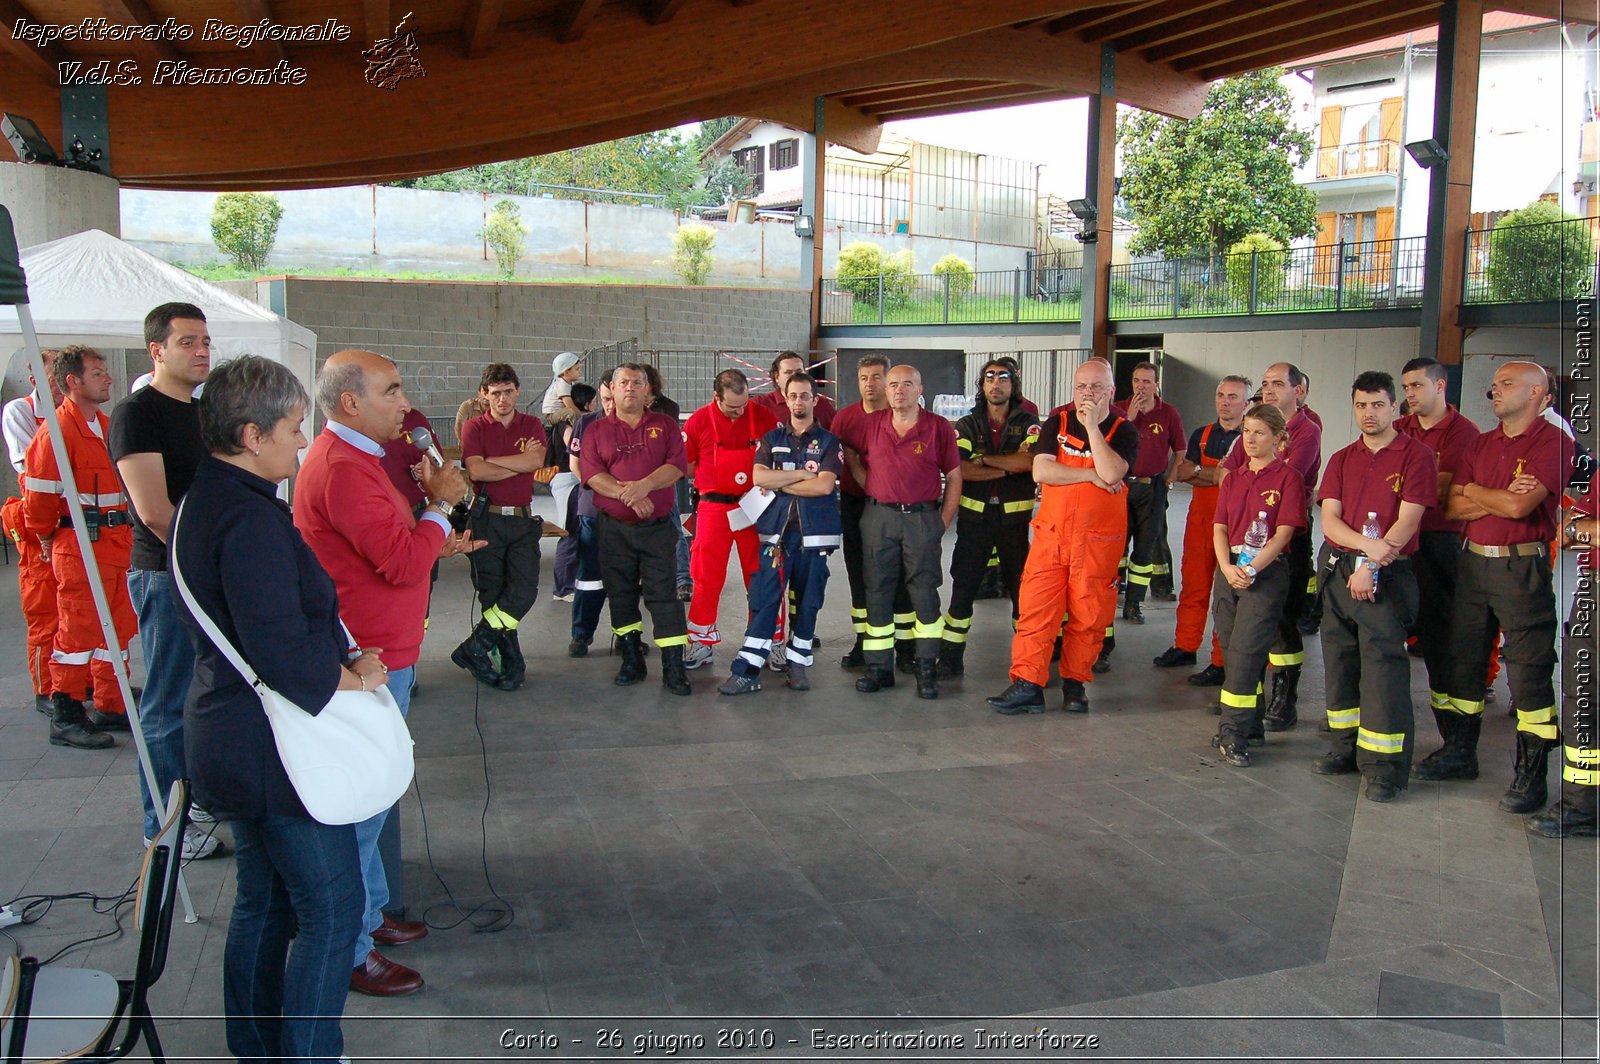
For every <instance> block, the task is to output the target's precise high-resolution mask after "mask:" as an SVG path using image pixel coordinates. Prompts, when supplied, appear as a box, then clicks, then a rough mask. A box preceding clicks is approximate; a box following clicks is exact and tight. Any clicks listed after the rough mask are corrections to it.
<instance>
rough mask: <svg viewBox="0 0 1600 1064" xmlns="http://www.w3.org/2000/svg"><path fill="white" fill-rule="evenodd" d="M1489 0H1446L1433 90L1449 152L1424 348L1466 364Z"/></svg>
mask: <svg viewBox="0 0 1600 1064" xmlns="http://www.w3.org/2000/svg"><path fill="white" fill-rule="evenodd" d="M1482 47H1483V0H1445V3H1444V5H1443V7H1441V8H1440V11H1439V59H1438V65H1437V66H1436V67H1435V74H1434V79H1435V81H1434V89H1433V139H1434V140H1437V141H1438V142H1439V144H1440V145H1441V146H1442V147H1443V148H1444V150H1445V151H1446V152H1448V153H1449V155H1450V158H1449V159H1448V160H1447V161H1446V162H1444V163H1442V164H1440V165H1438V166H1435V167H1434V168H1433V169H1431V170H1429V171H1428V246H1427V250H1426V253H1425V257H1424V258H1423V277H1422V329H1421V332H1420V333H1419V334H1418V340H1417V353H1418V354H1419V355H1424V356H1426V357H1429V358H1436V359H1438V360H1439V361H1440V362H1443V363H1444V364H1445V365H1447V366H1454V365H1459V364H1460V363H1461V345H1462V341H1463V340H1464V339H1465V334H1464V333H1463V331H1462V329H1461V324H1460V322H1461V291H1462V286H1463V283H1464V281H1465V274H1466V263H1467V225H1468V223H1469V222H1470V220H1471V218H1472V154H1473V148H1474V146H1475V144H1476V141H1477V126H1478V60H1479V55H1480V53H1481V51H1482Z"/></svg>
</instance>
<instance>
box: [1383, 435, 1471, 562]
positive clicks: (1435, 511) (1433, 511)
mask: <svg viewBox="0 0 1600 1064" xmlns="http://www.w3.org/2000/svg"><path fill="white" fill-rule="evenodd" d="M1394 427H1395V428H1396V429H1399V430H1400V431H1401V432H1402V433H1404V434H1405V435H1407V436H1410V437H1411V438H1412V439H1414V440H1416V441H1417V442H1418V443H1420V444H1422V445H1423V446H1424V447H1426V448H1427V449H1428V450H1430V451H1432V452H1433V455H1434V458H1436V459H1437V460H1438V462H1439V472H1441V473H1449V474H1450V477H1451V479H1452V481H1454V479H1455V477H1456V474H1457V472H1458V471H1459V470H1460V468H1461V460H1462V459H1463V458H1465V457H1466V454H1467V448H1468V447H1471V446H1472V441H1473V440H1475V439H1477V438H1478V426H1476V425H1474V424H1473V423H1472V422H1471V421H1470V420H1469V419H1468V418H1467V417H1466V416H1464V415H1463V414H1462V413H1461V411H1459V410H1457V409H1456V408H1455V407H1453V406H1450V405H1449V404H1446V405H1445V412H1444V417H1442V418H1440V419H1439V421H1438V423H1437V424H1435V425H1434V426H1433V428H1431V429H1429V428H1423V427H1422V421H1421V419H1420V418H1418V416H1417V415H1416V414H1407V415H1406V416H1405V417H1403V418H1400V419H1399V420H1397V421H1396V422H1395V423H1394ZM1444 504H1445V500H1444V499H1442V498H1441V499H1440V500H1439V504H1438V505H1437V506H1430V507H1428V512H1427V513H1425V514H1423V515H1422V531H1424V532H1456V533H1460V532H1461V531H1462V530H1463V529H1465V528H1466V527H1467V523H1466V522H1465V521H1450V520H1447V519H1446V518H1445V516H1444V510H1445V505H1444Z"/></svg>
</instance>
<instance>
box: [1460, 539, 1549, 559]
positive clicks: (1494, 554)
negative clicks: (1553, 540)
mask: <svg viewBox="0 0 1600 1064" xmlns="http://www.w3.org/2000/svg"><path fill="white" fill-rule="evenodd" d="M1463 545H1464V546H1465V547H1466V549H1467V550H1469V551H1471V552H1472V553H1473V554H1477V555H1481V556H1482V557H1485V558H1543V557H1544V556H1545V554H1546V553H1548V552H1549V550H1550V544H1548V543H1512V544H1510V545H1509V546H1505V547H1495V546H1488V545H1486V544H1483V543H1474V542H1472V540H1470V539H1469V540H1467V541H1466V543H1465V544H1463Z"/></svg>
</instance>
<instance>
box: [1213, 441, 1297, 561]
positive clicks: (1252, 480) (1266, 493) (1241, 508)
mask: <svg viewBox="0 0 1600 1064" xmlns="http://www.w3.org/2000/svg"><path fill="white" fill-rule="evenodd" d="M1263 510H1265V511H1266V514H1267V537H1268V538H1269V539H1270V538H1271V536H1272V533H1274V532H1276V531H1277V530H1278V529H1280V528H1282V527H1283V526H1285V525H1288V526H1289V527H1291V528H1298V529H1302V530H1303V529H1305V528H1306V486H1305V483H1304V482H1303V481H1302V480H1301V479H1300V474H1299V473H1296V472H1295V471H1294V470H1293V469H1291V468H1290V466H1289V463H1287V462H1285V461H1284V460H1283V459H1282V458H1274V459H1273V460H1272V461H1270V462H1268V463H1267V464H1266V465H1265V466H1263V467H1262V468H1261V469H1259V470H1253V469H1251V468H1250V464H1249V462H1246V463H1245V465H1244V468H1242V469H1236V470H1234V471H1233V472H1232V473H1229V474H1228V476H1227V478H1226V479H1225V480H1223V482H1222V487H1221V488H1220V489H1219V491H1218V494H1217V512H1216V516H1215V518H1214V519H1213V523H1215V524H1219V525H1226V526H1227V528H1228V543H1229V544H1230V545H1232V546H1235V547H1237V546H1239V545H1240V544H1241V543H1243V542H1244V534H1245V533H1246V532H1248V531H1250V523H1251V522H1252V521H1254V520H1255V519H1256V515H1257V514H1259V513H1261V512H1262V511H1263Z"/></svg>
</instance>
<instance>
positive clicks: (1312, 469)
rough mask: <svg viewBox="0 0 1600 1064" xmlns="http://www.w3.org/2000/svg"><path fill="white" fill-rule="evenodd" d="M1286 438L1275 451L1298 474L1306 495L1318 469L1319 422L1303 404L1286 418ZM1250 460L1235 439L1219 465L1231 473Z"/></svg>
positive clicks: (1319, 467) (1313, 488) (1307, 496)
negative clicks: (1302, 406)
mask: <svg viewBox="0 0 1600 1064" xmlns="http://www.w3.org/2000/svg"><path fill="white" fill-rule="evenodd" d="M1288 430H1289V442H1288V443H1287V444H1286V445H1285V446H1283V447H1280V448H1279V449H1278V455H1279V457H1281V458H1282V459H1283V460H1284V461H1285V462H1288V463H1289V468H1290V469H1293V470H1294V471H1295V472H1296V473H1299V474H1300V479H1301V480H1302V481H1304V483H1305V487H1306V498H1308V499H1309V498H1310V497H1311V494H1312V492H1314V491H1316V490H1317V474H1318V473H1319V472H1320V471H1321V470H1322V426H1320V425H1318V424H1317V423H1316V422H1315V421H1313V420H1312V419H1311V418H1310V417H1309V416H1308V415H1307V414H1306V410H1305V408H1302V409H1300V410H1297V411H1295V415H1294V417H1292V418H1290V419H1289V425H1288ZM1249 464H1250V459H1249V458H1248V457H1247V456H1246V455H1245V453H1244V444H1243V443H1235V444H1234V445H1233V450H1231V451H1229V452H1228V457H1227V458H1226V459H1224V460H1223V463H1222V467H1223V468H1224V469H1226V470H1227V471H1228V475H1229V476H1232V475H1233V473H1234V471H1235V470H1237V469H1239V468H1241V467H1242V466H1246V465H1249Z"/></svg>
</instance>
